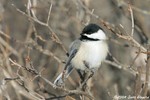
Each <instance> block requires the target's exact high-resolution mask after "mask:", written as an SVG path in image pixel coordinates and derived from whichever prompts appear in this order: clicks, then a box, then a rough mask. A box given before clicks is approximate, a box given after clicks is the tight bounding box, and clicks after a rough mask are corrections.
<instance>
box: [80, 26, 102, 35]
mask: <svg viewBox="0 0 150 100" xmlns="http://www.w3.org/2000/svg"><path fill="white" fill-rule="evenodd" d="M99 29H101V30H102V28H101V27H100V26H98V25H96V24H89V25H87V26H85V28H84V29H83V31H82V33H81V34H92V33H95V32H97V31H98V30H99Z"/></svg>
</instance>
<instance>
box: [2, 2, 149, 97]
mask: <svg viewBox="0 0 150 100" xmlns="http://www.w3.org/2000/svg"><path fill="white" fill-rule="evenodd" d="M149 4H150V1H149V0H144V1H143V0H0V99H1V100H81V97H80V95H78V94H68V95H66V94H67V93H65V92H64V91H63V90H57V89H55V88H53V87H52V86H51V85H49V84H47V83H46V82H45V81H43V80H42V79H41V78H40V77H37V76H36V74H33V73H32V71H31V70H30V69H33V70H35V71H37V72H39V73H40V74H41V75H42V77H44V78H46V79H48V80H49V81H50V82H52V83H53V81H54V80H55V79H56V77H57V76H58V75H59V73H61V72H62V70H63V68H64V65H65V61H66V59H67V55H66V53H67V51H68V47H69V45H70V43H71V42H72V41H73V40H75V39H76V38H79V37H80V33H81V31H82V29H83V28H84V26H85V25H87V24H88V23H96V24H98V25H100V26H101V27H103V28H104V30H105V32H106V33H107V36H108V44H109V51H110V54H111V56H109V57H108V59H107V60H106V61H105V62H104V63H103V64H102V66H101V67H100V69H99V70H98V72H96V73H95V75H94V76H93V77H92V79H90V80H89V81H88V83H87V84H88V87H89V91H90V93H89V92H88V93H89V94H91V95H92V96H93V97H94V99H95V100H118V99H119V98H118V97H119V96H127V97H129V96H141V97H147V99H148V97H149V96H150V95H149V91H148V90H149V61H148V58H149V57H147V56H149V55H147V54H149V53H148V52H146V53H142V52H144V51H143V49H141V47H143V48H144V49H145V50H147V49H148V47H149V46H148V44H149V38H150V22H149V20H150V6H149ZM130 7H131V8H132V11H133V13H132V12H130ZM132 14H133V16H132ZM132 18H133V19H132ZM104 23H107V24H108V26H110V27H112V29H114V33H115V32H116V33H119V35H121V36H131V37H132V38H133V39H134V40H135V41H136V42H138V43H139V45H137V44H135V43H134V42H131V41H130V40H128V39H123V38H120V37H119V36H117V35H116V34H114V33H113V32H112V31H111V30H110V29H109V28H108V27H106V25H105V24H104ZM132 26H134V27H133V28H134V33H133V36H132V34H131V32H132V31H133V28H132ZM12 61H13V62H14V63H12ZM15 63H18V64H19V65H21V66H20V67H19V66H17V65H15ZM22 67H23V68H22ZM24 68H25V69H24ZM29 70H30V71H29ZM79 80H80V78H79V76H78V74H77V72H76V70H74V71H73V72H72V74H71V75H70V77H69V78H68V79H67V80H66V87H65V88H67V89H69V90H73V89H78V87H79V82H80V81H79ZM85 92H87V91H85ZM85 100H89V99H88V98H85ZM123 100H127V98H124V99H123ZM134 100H136V98H134Z"/></svg>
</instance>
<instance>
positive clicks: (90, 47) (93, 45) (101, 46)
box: [71, 41, 108, 70]
mask: <svg viewBox="0 0 150 100" xmlns="http://www.w3.org/2000/svg"><path fill="white" fill-rule="evenodd" d="M107 52H108V46H107V44H106V43H105V42H104V41H86V42H82V43H81V46H80V49H79V51H78V52H77V54H76V56H75V57H74V58H73V59H72V62H71V63H72V64H73V66H74V67H75V68H77V69H81V70H84V69H85V68H86V67H85V65H84V61H85V62H86V63H87V64H88V65H89V67H90V69H91V68H98V67H100V65H101V62H102V61H103V60H104V59H105V58H106V56H107Z"/></svg>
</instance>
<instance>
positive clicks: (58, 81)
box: [54, 66, 74, 86]
mask: <svg viewBox="0 0 150 100" xmlns="http://www.w3.org/2000/svg"><path fill="white" fill-rule="evenodd" d="M73 69H74V68H73V67H72V66H68V68H67V70H66V73H65V75H64V80H63V79H62V75H63V73H60V74H59V75H58V76H57V78H56V79H55V81H54V84H55V85H57V86H62V85H63V84H64V81H65V80H66V79H67V78H68V76H69V75H70V74H71V72H72V71H73Z"/></svg>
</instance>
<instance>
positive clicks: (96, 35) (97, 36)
mask: <svg viewBox="0 0 150 100" xmlns="http://www.w3.org/2000/svg"><path fill="white" fill-rule="evenodd" d="M84 35H85V36H87V37H88V38H93V39H102V40H106V39H107V38H106V35H105V33H104V32H103V31H102V30H98V31H97V32H96V33H93V34H84Z"/></svg>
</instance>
